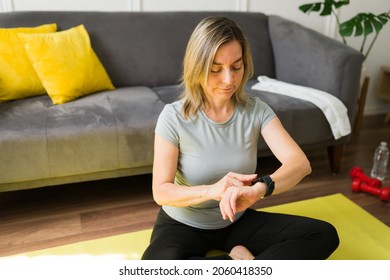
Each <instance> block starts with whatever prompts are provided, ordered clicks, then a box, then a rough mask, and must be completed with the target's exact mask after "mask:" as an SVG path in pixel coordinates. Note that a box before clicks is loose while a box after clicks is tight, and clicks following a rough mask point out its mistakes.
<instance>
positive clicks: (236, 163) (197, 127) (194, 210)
mask: <svg viewBox="0 0 390 280" xmlns="http://www.w3.org/2000/svg"><path fill="white" fill-rule="evenodd" d="M182 106H183V102H182V101H176V102H174V103H172V104H167V105H166V106H165V107H164V109H163V111H162V112H161V114H160V116H159V119H158V122H157V126H156V130H155V131H156V133H157V134H158V135H159V136H161V137H162V138H164V139H165V140H167V141H169V142H171V143H172V144H174V145H175V146H177V147H178V148H179V151H180V152H179V161H178V167H177V171H176V177H175V183H176V184H180V185H184V186H188V187H190V186H196V185H209V184H214V183H216V182H217V181H219V180H220V179H221V178H222V177H223V176H225V175H226V174H227V173H228V172H236V173H242V174H253V173H254V172H255V171H256V163H257V143H258V139H259V137H260V131H261V129H262V128H263V127H264V126H265V125H266V124H267V123H268V122H269V121H270V120H271V119H273V118H274V116H275V113H274V112H273V110H272V109H271V108H270V107H269V106H268V105H267V104H265V103H264V102H262V101H261V100H260V99H258V98H255V97H250V98H249V101H248V103H247V106H245V107H239V106H236V108H235V110H234V113H233V116H232V117H231V118H230V119H229V120H228V121H227V122H225V123H216V122H214V121H212V120H211V119H209V118H208V117H207V115H206V114H205V113H204V112H203V111H199V112H198V113H197V115H196V116H195V117H193V118H191V119H187V120H186V119H184V118H183V116H182V114H181V109H182ZM163 209H164V211H165V212H166V213H167V214H168V215H169V216H170V217H171V218H173V219H175V220H177V221H179V222H182V223H184V224H187V225H189V226H192V227H196V228H202V229H219V228H223V227H226V226H228V225H230V224H231V222H230V221H229V220H223V219H222V215H221V212H220V209H219V202H218V201H215V200H210V201H207V202H204V203H201V204H198V205H194V206H189V207H172V206H167V205H164V206H163ZM241 214H242V213H238V214H237V215H236V220H237V219H238V218H239V217H240V216H241Z"/></svg>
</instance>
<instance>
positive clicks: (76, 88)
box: [19, 25, 114, 104]
mask: <svg viewBox="0 0 390 280" xmlns="http://www.w3.org/2000/svg"><path fill="white" fill-rule="evenodd" d="M19 38H20V39H21V41H22V42H23V43H24V46H25V49H26V53H27V55H28V57H29V58H30V60H31V62H32V65H33V67H34V69H35V71H36V73H37V74H38V77H39V79H40V80H41V82H42V84H43V86H44V88H45V89H46V92H47V93H48V94H49V96H50V98H51V99H52V100H53V104H63V103H65V102H69V101H71V100H74V99H76V98H78V97H80V96H84V95H87V94H91V93H95V92H98V91H102V90H111V89H114V86H113V85H112V83H111V80H110V78H109V77H108V75H107V72H106V70H105V69H104V67H103V65H102V64H101V62H100V60H99V58H98V57H97V56H96V54H95V52H94V50H93V49H92V46H91V42H90V40H89V36H88V32H87V30H85V28H84V26H83V25H79V26H77V27H74V28H71V29H69V30H66V31H62V32H57V33H46V34H19Z"/></svg>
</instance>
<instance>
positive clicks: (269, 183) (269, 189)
mask: <svg viewBox="0 0 390 280" xmlns="http://www.w3.org/2000/svg"><path fill="white" fill-rule="evenodd" d="M259 181H260V182H263V183H265V185H266V186H267V189H266V192H265V195H264V197H266V196H270V195H271V194H272V193H273V192H274V189H275V182H274V181H272V179H271V177H270V176H269V175H266V176H263V177H261V178H259Z"/></svg>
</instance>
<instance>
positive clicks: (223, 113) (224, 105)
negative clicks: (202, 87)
mask: <svg viewBox="0 0 390 280" xmlns="http://www.w3.org/2000/svg"><path fill="white" fill-rule="evenodd" d="M203 111H204V112H205V114H206V115H207V117H208V118H209V119H211V120H213V121H215V122H217V123H225V122H227V121H228V120H229V119H230V118H231V117H232V115H233V112H234V103H233V102H232V101H231V100H229V101H227V102H210V101H209V102H208V103H207V104H206V105H205V106H204V108H203Z"/></svg>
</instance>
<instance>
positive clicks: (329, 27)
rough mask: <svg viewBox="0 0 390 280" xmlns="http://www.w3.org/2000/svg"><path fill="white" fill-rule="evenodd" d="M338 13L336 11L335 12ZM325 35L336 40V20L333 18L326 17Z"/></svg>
mask: <svg viewBox="0 0 390 280" xmlns="http://www.w3.org/2000/svg"><path fill="white" fill-rule="evenodd" d="M337 13H338V11H337ZM324 32H325V35H327V36H329V37H331V38H334V39H337V38H338V34H339V33H338V26H337V20H336V18H335V17H334V16H331V17H327V18H326V21H325V30H324Z"/></svg>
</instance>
